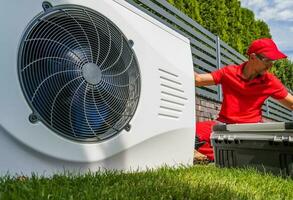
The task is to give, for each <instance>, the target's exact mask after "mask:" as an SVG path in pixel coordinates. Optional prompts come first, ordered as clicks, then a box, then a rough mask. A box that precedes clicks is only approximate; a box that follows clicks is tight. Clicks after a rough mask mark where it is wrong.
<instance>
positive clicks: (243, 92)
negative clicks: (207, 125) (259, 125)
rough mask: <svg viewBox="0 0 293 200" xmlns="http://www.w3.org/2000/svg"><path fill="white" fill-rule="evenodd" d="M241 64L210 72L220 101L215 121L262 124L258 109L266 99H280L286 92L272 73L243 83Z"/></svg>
mask: <svg viewBox="0 0 293 200" xmlns="http://www.w3.org/2000/svg"><path fill="white" fill-rule="evenodd" d="M245 64H246V62H245V63H243V64H241V65H229V66H225V67H223V68H221V69H219V70H217V71H214V72H212V73H211V74H212V76H213V78H214V81H215V83H216V84H222V90H223V102H222V107H221V111H220V113H219V117H218V119H217V120H218V121H220V122H224V123H228V124H233V123H255V122H262V111H261V107H262V104H263V103H264V101H265V100H266V99H267V98H268V97H270V96H271V97H273V98H274V99H283V98H285V97H286V96H287V95H288V91H287V90H286V88H285V87H284V86H283V84H282V83H281V81H280V80H279V79H277V78H276V77H275V76H274V75H273V74H271V73H269V72H266V73H265V74H264V75H262V76H259V77H256V78H255V79H253V80H250V81H248V80H245V79H244V78H243V76H242V69H243V67H244V66H245Z"/></svg>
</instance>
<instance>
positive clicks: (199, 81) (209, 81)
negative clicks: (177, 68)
mask: <svg viewBox="0 0 293 200" xmlns="http://www.w3.org/2000/svg"><path fill="white" fill-rule="evenodd" d="M194 80H195V85H196V86H209V85H215V81H214V79H213V77H212V75H211V74H198V73H196V72H194Z"/></svg>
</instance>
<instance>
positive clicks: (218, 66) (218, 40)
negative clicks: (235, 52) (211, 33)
mask: <svg viewBox="0 0 293 200" xmlns="http://www.w3.org/2000/svg"><path fill="white" fill-rule="evenodd" d="M216 60H217V69H220V67H221V66H222V64H221V44H220V37H219V36H216ZM218 100H219V101H222V100H223V97H222V88H221V86H220V85H219V86H218Z"/></svg>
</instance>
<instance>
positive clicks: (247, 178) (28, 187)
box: [0, 164, 293, 200]
mask: <svg viewBox="0 0 293 200" xmlns="http://www.w3.org/2000/svg"><path fill="white" fill-rule="evenodd" d="M0 199H1V200H2V199H21V200H23V199H37V200H40V199H58V200H61V199H66V200H67V199H76V200H79V199H202V200H206V199H217V200H221V199H223V200H227V199H237V200H238V199H264V200H267V199H273V200H277V199H288V200H291V199H293V181H292V179H290V178H281V177H277V176H273V175H270V174H261V173H258V172H256V171H255V170H252V169H223V168H217V167H215V166H214V165H213V164H210V165H195V166H191V167H179V168H168V167H163V168H160V169H157V170H148V171H146V172H133V173H122V172H118V171H108V172H104V173H102V172H100V173H88V174H85V175H70V174H66V175H55V176H53V177H51V178H44V177H38V176H32V177H31V178H25V177H18V178H12V177H9V176H6V177H2V178H0Z"/></svg>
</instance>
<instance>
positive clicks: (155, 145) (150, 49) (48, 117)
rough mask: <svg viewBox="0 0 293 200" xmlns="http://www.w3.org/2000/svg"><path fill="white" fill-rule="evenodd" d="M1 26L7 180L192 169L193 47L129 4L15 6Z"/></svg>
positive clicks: (0, 154) (113, 0)
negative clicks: (15, 176)
mask: <svg viewBox="0 0 293 200" xmlns="http://www.w3.org/2000/svg"><path fill="white" fill-rule="evenodd" d="M0 25H1V35H0V52H1V54H0V55H1V59H0V66H1V68H0V70H1V71H0V88H1V90H0V91H1V97H0V163H1V164H0V171H1V174H2V175H3V174H6V173H7V172H8V173H10V174H15V173H17V174H25V175H30V174H31V173H32V172H34V173H38V174H41V175H50V174H53V173H58V172H63V171H64V170H70V171H78V172H80V171H82V172H83V171H88V170H91V171H96V170H100V169H117V170H126V171H128V170H144V169H146V168H154V167H159V166H162V165H168V166H174V165H181V164H184V165H188V164H191V163H192V160H193V145H194V124H195V102H194V101H195V97H194V96H195V94H194V79H193V64H192V56H191V50H190V44H189V41H188V39H186V38H185V37H183V36H182V35H180V34H178V33H177V32H175V31H173V30H171V29H170V28H168V27H166V26H165V25H163V24H161V23H160V22H158V21H156V20H155V19H153V18H151V17H150V16H148V15H147V14H145V13H144V12H142V11H140V10H139V9H137V8H135V7H134V6H132V5H130V4H129V3H127V2H126V1H123V0H88V1H78V0H60V1H55V0H51V1H45V2H43V1H38V0H26V1H16V0H11V1H5V2H2V5H1V8H0Z"/></svg>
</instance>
